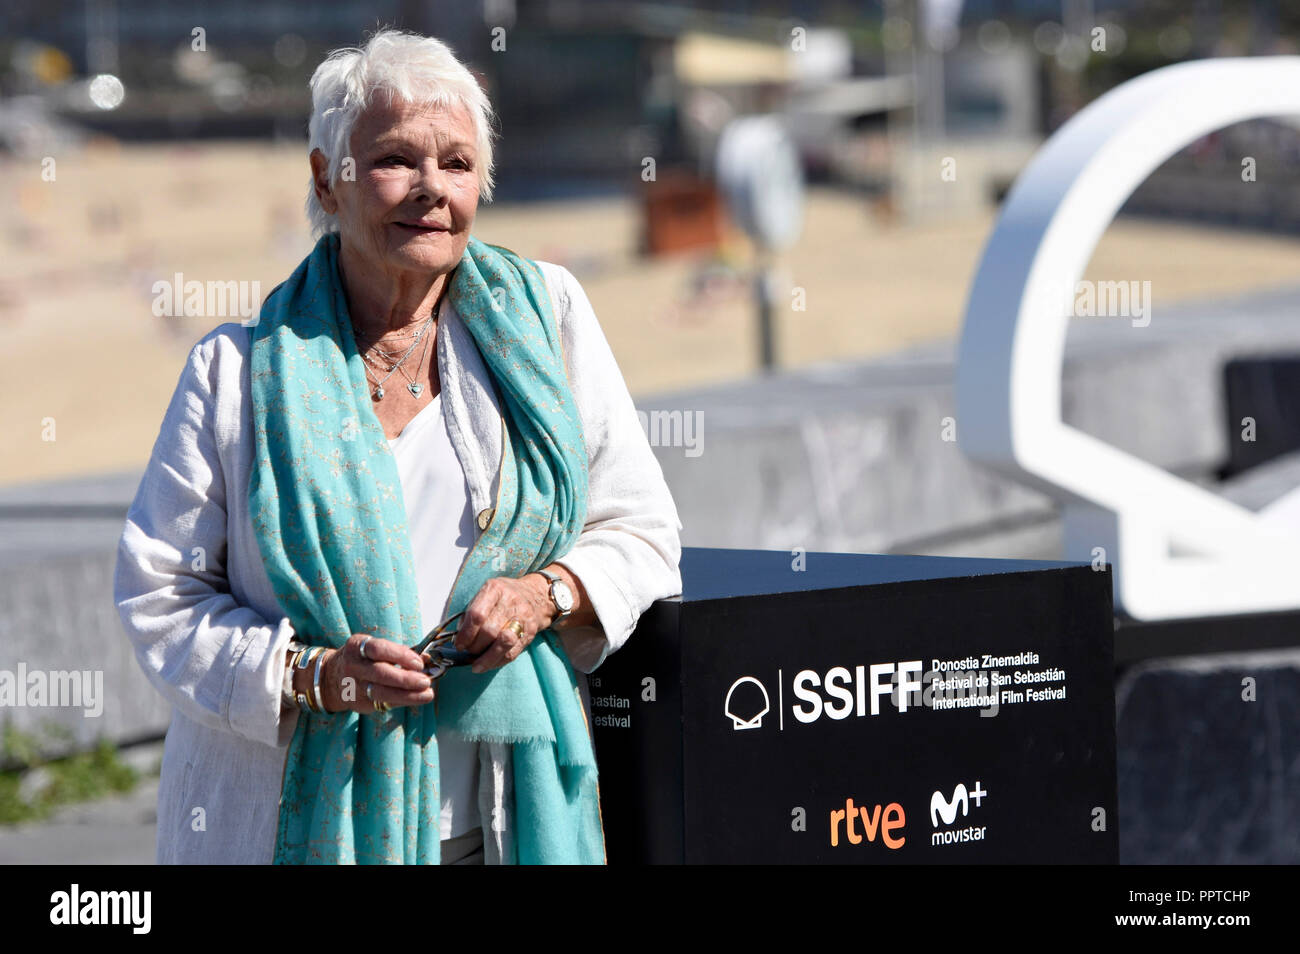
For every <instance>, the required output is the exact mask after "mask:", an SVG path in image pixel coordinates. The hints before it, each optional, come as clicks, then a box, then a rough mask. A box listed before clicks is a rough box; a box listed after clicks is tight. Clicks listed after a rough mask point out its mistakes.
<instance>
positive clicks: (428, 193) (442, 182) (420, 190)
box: [412, 159, 447, 204]
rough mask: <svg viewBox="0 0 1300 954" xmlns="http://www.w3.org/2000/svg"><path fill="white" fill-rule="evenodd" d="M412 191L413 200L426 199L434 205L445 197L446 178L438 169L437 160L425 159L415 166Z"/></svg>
mask: <svg viewBox="0 0 1300 954" xmlns="http://www.w3.org/2000/svg"><path fill="white" fill-rule="evenodd" d="M412 190H413V192H414V198H416V199H421V198H427V199H429V200H430V201H431V202H433V203H434V204H437V203H438V202H440V201H441V200H442V199H443V198H444V197H445V196H446V195H447V176H446V173H445V172H444V171H443V170H442V169H440V168H439V167H438V160H437V159H426V160H424V161H423V162H421V163H420V164H419V165H417V166H416V172H415V182H414V183H413V186H412Z"/></svg>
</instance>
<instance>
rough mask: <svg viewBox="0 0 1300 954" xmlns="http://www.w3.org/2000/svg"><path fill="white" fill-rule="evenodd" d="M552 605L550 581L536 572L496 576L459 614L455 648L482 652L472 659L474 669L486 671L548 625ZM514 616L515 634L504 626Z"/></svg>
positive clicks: (517, 651)
mask: <svg viewBox="0 0 1300 954" xmlns="http://www.w3.org/2000/svg"><path fill="white" fill-rule="evenodd" d="M554 617H555V606H554V604H553V603H552V602H551V594H550V583H549V582H548V581H547V579H546V577H544V576H542V575H541V574H539V573H529V574H527V575H526V576H524V577H522V578H520V579H513V578H511V577H508V576H497V577H493V578H492V579H490V580H488V581H487V582H486V583H484V584H483V588H482V589H480V590H479V591H478V593H477V594H476V595H475V597H474V599H472V600H471V601H470V604H469V606H468V607H466V609H465V615H464V616H463V617H461V621H460V630H459V632H458V633H457V634H456V648H457V649H459V650H461V651H462V652H469V653H475V654H479V653H481V654H482V655H480V656H479V658H478V659H476V660H475V661H474V666H473V669H474V672H487V671H488V670H490V669H496V668H497V667H498V666H504V665H505V664H506V663H508V662H513V661H514V660H515V659H517V658H518V657H519V654H520V653H522V652H523V651H524V650H525V649H527V648H528V644H529V643H531V642H532V641H533V637H534V636H536V635H537V634H538V633H540V632H541V631H542V630H544V629H546V627H548V626H550V625H551V620H552V619H553V618H554ZM511 620H518V621H519V622H520V624H522V626H523V631H522V632H521V633H518V634H516V632H515V630H514V627H511V626H507V625H506V624H507V623H509V622H510V621H511Z"/></svg>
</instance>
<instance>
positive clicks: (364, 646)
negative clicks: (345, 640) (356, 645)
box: [360, 636, 370, 659]
mask: <svg viewBox="0 0 1300 954" xmlns="http://www.w3.org/2000/svg"><path fill="white" fill-rule="evenodd" d="M368 642H370V637H369V636H367V637H366V638H365V639H363V640H361V647H360V648H361V658H362V659H369V658H370V657H369V656H367V655H366V643H368Z"/></svg>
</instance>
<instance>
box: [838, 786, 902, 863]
mask: <svg viewBox="0 0 1300 954" xmlns="http://www.w3.org/2000/svg"><path fill="white" fill-rule="evenodd" d="M859 823H861V825H862V832H861V833H860V834H859V832H858V824H859ZM906 825H907V816H906V815H905V814H904V812H903V806H902V805H900V804H898V802H890V803H889V804H888V805H886V806H884V807H883V808H882V807H881V805H880V803H879V802H877V803H876V805H875V807H874V808H873V809H871V810H870V811H868V810H867V806H866V805H854V804H853V799H851V798H847V799H845V800H844V807H843V808H837V809H835V810H833V811H832V812H831V847H832V848H836V847H838V846H839V843H840V829H841V827H842V828H843V830H844V835H845V837H846V838H847V839H848V843H849V844H850V845H860V844H862V841H863V839H864V838H865V839H866V841H867V843H868V844H872V843H874V842H875V840H876V836H877V835H879V836H880V840H881V841H883V842H884V843H885V847H886V848H889V849H890V850H891V851H897V850H898V849H899V848H902V847H903V844H904V843H905V842H906V841H907V838H906V837H905V836H904V835H902V834H901V832H902V830H903V828H904V826H906ZM895 832H898V833H900V834H897V835H895Z"/></svg>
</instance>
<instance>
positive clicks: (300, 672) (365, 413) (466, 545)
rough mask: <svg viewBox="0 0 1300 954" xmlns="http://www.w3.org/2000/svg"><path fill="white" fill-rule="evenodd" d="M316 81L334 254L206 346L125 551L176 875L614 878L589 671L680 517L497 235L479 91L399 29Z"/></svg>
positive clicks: (565, 332)
mask: <svg viewBox="0 0 1300 954" xmlns="http://www.w3.org/2000/svg"><path fill="white" fill-rule="evenodd" d="M311 87H312V104H313V114H312V117H311V124H310V144H309V153H310V162H311V173H312V180H311V189H310V194H309V198H308V212H309V215H310V218H311V222H312V224H313V226H314V229H315V231H316V233H317V235H318V236H319V239H318V241H317V243H316V245H315V248H314V249H313V250H312V252H311V254H310V255H308V256H307V258H306V259H304V260H303V262H302V263H301V264H300V265H299V266H298V268H297V269H296V270H295V271H294V273H293V274H292V275H291V276H290V277H289V278H288V279H287V280H286V281H285V282H284V283H282V284H281V285H279V286H277V287H276V288H275V289H274V290H273V291H272V292H271V294H270V295H269V296H268V297H267V299H266V302H265V303H264V305H263V308H262V311H261V315H260V318H259V320H258V321H257V322H256V324H255V325H254V326H253V327H251V328H249V327H245V326H242V325H240V324H235V323H229V324H223V325H221V326H219V327H217V328H216V329H214V330H213V331H211V332H210V333H208V334H207V335H206V336H204V337H203V338H202V339H201V340H200V341H199V342H198V344H196V345H195V346H194V348H193V350H192V351H191V352H190V355H189V360H188V361H187V363H186V365H185V369H184V371H183V373H182V374H181V377H180V382H179V384H178V386H177V389H176V393H175V396H174V397H173V398H172V402H171V405H170V407H169V408H168V410H167V414H166V417H165V419H164V421H163V425H162V430H161V433H160V435H159V438H158V441H157V443H156V444H155V446H154V450H153V455H152V458H151V459H150V462H149V466H148V469H147V470H146V472H145V475H144V478H143V480H142V482H141V484H140V488H139V491H138V493H137V495H136V498H135V501H134V503H133V505H132V507H131V510H130V513H129V515H128V518H127V523H126V528H125V531H124V533H123V536H122V540H121V544H120V546H119V552H118V564H117V575H116V582H115V598H116V602H117V605H118V608H119V610H120V613H121V616H122V619H123V622H124V624H125V626H126V629H127V632H128V634H129V635H130V637H131V639H132V641H133V643H134V647H135V652H136V655H137V657H138V659H139V661H140V664H141V666H142V667H143V668H144V671H145V673H146V674H147V675H148V676H149V678H150V680H151V681H152V682H153V683H154V685H156V686H157V687H158V689H159V690H160V691H161V692H162V693H163V694H164V696H166V698H167V699H168V700H169V701H170V702H171V703H172V705H173V706H174V715H173V718H172V723H171V727H170V729H169V731H168V733H167V743H166V749H165V755H164V758H163V769H162V783H161V788H160V791H159V796H158V859H159V861H160V862H277V863H289V864H294V863H354V862H355V863H367V864H373V863H397V864H402V863H407V864H415V863H418V864H434V863H440V862H441V863H452V862H467V863H473V862H476V861H477V862H485V863H513V862H518V863H554V862H559V863H600V862H603V860H604V840H603V831H602V827H601V818H600V805H599V793H598V789H597V785H596V765H595V757H594V751H593V746H592V740H591V736H590V730H589V728H588V723H587V720H586V713H585V710H584V704H583V699H582V692H583V690H584V689H585V675H582V676H579V675H578V674H577V673H578V672H582V673H586V672H590V671H591V670H592V669H594V668H595V667H596V666H598V665H599V664H600V663H601V662H602V661H603V660H604V659H605V657H606V656H607V654H608V653H610V652H611V651H613V650H615V649H617V648H618V647H619V646H620V645H621V644H622V643H623V642H624V641H625V640H626V639H627V637H628V635H629V634H630V632H631V631H632V629H633V627H634V626H635V624H636V622H637V619H638V617H639V616H640V614H641V613H642V612H644V611H645V609H646V608H647V607H649V605H650V604H651V603H652V602H653V601H654V600H656V599H659V598H662V597H666V596H671V595H674V594H676V593H679V592H680V590H681V578H680V575H679V572H678V559H679V556H680V552H681V551H680V543H679V538H678V531H679V530H680V529H681V523H680V521H679V520H678V516H677V511H676V508H675V507H674V505H673V501H672V498H671V496H670V495H669V492H668V489H667V487H666V485H665V483H664V480H663V475H662V472H661V471H660V469H659V466H658V464H657V462H656V461H655V458H654V455H653V453H652V452H651V451H650V448H649V445H648V443H647V441H646V439H645V435H644V434H643V432H642V430H641V428H640V425H639V422H638V419H637V414H636V410H635V408H634V407H633V404H632V400H631V398H630V396H629V395H628V391H627V387H626V385H625V384H624V382H623V379H622V377H621V375H620V373H619V370H618V366H617V364H616V363H615V361H614V357H613V355H612V354H611V353H610V349H609V346H608V344H607V343H606V341H605V338H604V336H603V334H602V332H601V329H600V326H599V324H598V323H597V320H596V317H595V315H594V314H593V313H592V309H591V306H590V304H589V303H588V301H587V298H586V295H585V294H584V293H583V291H582V289H581V287H580V286H579V285H578V283H577V281H576V280H575V279H574V278H573V276H572V275H571V274H570V273H569V272H568V271H567V270H566V269H564V268H563V267H561V266H558V265H553V264H549V263H546V262H534V261H530V260H528V259H526V258H524V257H522V256H521V255H518V254H517V253H515V252H512V251H510V250H509V249H505V248H500V247H497V246H492V245H488V244H485V243H483V242H482V241H480V240H478V239H477V238H474V237H472V236H471V234H470V230H471V227H472V226H473V224H474V216H475V212H476V210H477V207H478V202H479V198H480V196H490V190H491V185H492V133H491V126H490V122H491V113H490V107H489V104H488V102H487V100H486V97H485V95H484V94H483V92H482V91H481V89H480V87H479V85H478V83H477V82H476V81H475V79H474V77H473V76H472V75H471V74H470V73H469V71H468V70H467V69H466V68H465V67H464V66H463V65H462V64H461V63H459V62H458V61H457V60H456V59H455V57H454V56H453V55H452V53H451V52H450V51H449V50H448V48H447V47H446V46H445V45H444V44H442V43H440V42H439V41H437V40H434V39H429V38H425V37H419V36H413V35H410V34H403V33H397V32H393V31H384V32H381V33H378V34H376V35H375V36H374V37H373V38H372V39H370V41H369V42H368V43H367V44H366V45H365V47H364V48H363V49H349V50H339V51H336V52H334V53H333V54H331V55H330V56H329V57H328V58H327V59H326V60H325V61H324V62H323V63H322V64H321V65H320V66H319V67H318V68H317V70H316V72H315V75H314V76H313V77H312V80H311ZM462 612H463V615H461V616H459V619H458V620H457V622H458V627H457V626H455V625H454V624H453V625H452V626H449V627H448V631H455V633H456V635H455V636H454V640H451V641H449V642H454V646H453V645H447V646H446V649H447V650H448V652H447V653H446V654H445V655H438V656H436V657H435V656H432V655H429V654H424V653H417V652H416V649H417V648H419V647H420V643H421V641H422V639H423V637H424V635H425V634H426V633H427V632H429V631H431V630H433V629H435V627H437V625H438V624H439V623H441V622H443V621H444V620H447V619H448V617H455V616H456V614H458V613H462ZM459 654H463V655H459ZM462 659H472V660H473V662H472V665H451V667H450V668H448V669H446V670H445V674H441V670H443V668H444V666H446V665H449V664H450V663H452V662H455V661H458V660H462Z"/></svg>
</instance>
